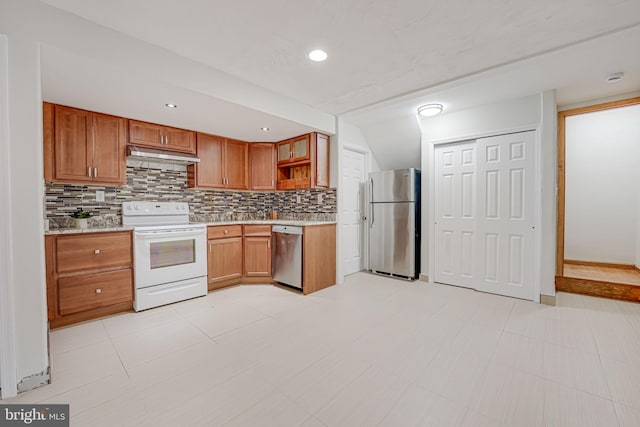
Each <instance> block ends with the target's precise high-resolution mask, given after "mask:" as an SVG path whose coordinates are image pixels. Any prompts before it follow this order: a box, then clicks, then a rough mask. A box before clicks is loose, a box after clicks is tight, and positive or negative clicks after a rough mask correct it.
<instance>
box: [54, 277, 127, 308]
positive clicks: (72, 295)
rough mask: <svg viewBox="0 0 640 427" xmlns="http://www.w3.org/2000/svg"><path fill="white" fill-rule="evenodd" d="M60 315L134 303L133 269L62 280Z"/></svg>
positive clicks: (60, 283)
mask: <svg viewBox="0 0 640 427" xmlns="http://www.w3.org/2000/svg"><path fill="white" fill-rule="evenodd" d="M58 295H59V299H60V303H59V311H60V315H62V316H64V315H67V314H72V313H77V312H80V311H85V310H91V309H93V308H99V307H106V306H108V305H112V304H118V303H121V302H127V301H133V270H131V269H128V270H119V271H112V272H107V273H95V274H84V275H81V276H72V277H65V278H60V279H58Z"/></svg>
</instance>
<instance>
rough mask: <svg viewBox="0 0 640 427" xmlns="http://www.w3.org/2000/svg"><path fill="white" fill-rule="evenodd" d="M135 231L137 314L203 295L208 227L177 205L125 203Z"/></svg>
mask: <svg viewBox="0 0 640 427" xmlns="http://www.w3.org/2000/svg"><path fill="white" fill-rule="evenodd" d="M122 223H123V224H124V225H128V226H133V251H134V254H133V258H134V282H135V301H134V309H135V310H136V311H141V310H146V309H148V308H153V307H158V306H161V305H165V304H170V303H173V302H177V301H182V300H185V299H189V298H195V297H199V296H204V295H206V294H207V227H206V226H205V225H204V224H190V223H189V205H188V204H187V203H181V202H124V203H122Z"/></svg>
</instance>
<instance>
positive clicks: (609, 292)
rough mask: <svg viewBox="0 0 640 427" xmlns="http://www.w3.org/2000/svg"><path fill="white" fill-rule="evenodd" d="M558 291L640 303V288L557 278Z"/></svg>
mask: <svg viewBox="0 0 640 427" xmlns="http://www.w3.org/2000/svg"><path fill="white" fill-rule="evenodd" d="M556 291H563V292H570V293H574V294H582V295H590V296H594V297H602V298H611V299H617V300H624V301H634V302H640V286H635V285H626V284H623V283H612V282H601V281H599V280H588V279H576V278H573V277H563V276H556Z"/></svg>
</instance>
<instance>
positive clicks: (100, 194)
mask: <svg viewBox="0 0 640 427" xmlns="http://www.w3.org/2000/svg"><path fill="white" fill-rule="evenodd" d="M96 202H104V191H102V190H97V191H96Z"/></svg>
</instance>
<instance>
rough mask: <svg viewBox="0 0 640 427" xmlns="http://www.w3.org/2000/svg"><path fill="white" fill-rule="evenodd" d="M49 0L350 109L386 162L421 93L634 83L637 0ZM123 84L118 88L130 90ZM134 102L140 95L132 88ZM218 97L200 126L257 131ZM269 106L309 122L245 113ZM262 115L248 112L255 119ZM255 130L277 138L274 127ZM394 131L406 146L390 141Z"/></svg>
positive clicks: (459, 99)
mask: <svg viewBox="0 0 640 427" xmlns="http://www.w3.org/2000/svg"><path fill="white" fill-rule="evenodd" d="M44 2H45V3H48V4H51V5H53V6H55V7H58V8H61V9H63V10H66V11H69V12H71V13H74V14H77V15H80V16H81V17H84V18H86V19H88V20H90V21H94V22H96V23H98V24H100V25H103V26H106V27H109V28H112V29H114V30H116V31H120V32H122V33H125V34H127V35H130V36H132V37H135V38H138V39H141V40H144V41H146V42H149V43H151V44H155V45H158V46H161V47H163V48H166V49H168V50H170V51H173V52H175V53H177V54H179V55H181V56H184V57H186V58H189V59H191V60H194V61H197V62H200V63H203V64H206V65H208V66H210V67H212V68H215V69H218V70H220V71H222V72H225V73H227V74H229V75H232V76H235V77H238V78H240V79H242V80H245V81H248V82H250V83H253V84H255V85H258V86H260V87H263V88H266V89H268V90H270V91H272V92H274V93H276V94H280V95H283V96H285V97H288V98H291V99H294V100H297V101H298V102H300V103H302V104H305V105H308V106H311V107H315V108H317V109H320V110H323V111H326V112H329V113H332V114H343V113H348V114H347V115H346V117H347V118H349V119H350V120H353V121H354V123H355V124H357V125H359V126H360V128H361V129H362V131H363V134H364V135H365V137H366V139H367V140H368V142H369V144H370V145H371V146H372V149H373V151H374V154H375V156H376V158H377V159H378V162H379V163H380V166H381V167H383V168H385V169H386V168H393V167H404V166H415V161H416V157H415V152H416V150H417V152H418V153H419V129H418V127H417V125H416V123H415V116H414V114H415V107H416V106H417V105H419V104H420V103H423V102H425V101H429V100H437V101H439V102H442V103H443V104H445V107H446V111H455V110H458V109H463V108H469V107H470V106H475V105H480V104H483V103H489V102H493V101H496V100H499V99H506V98H509V97H516V96H521V95H527V94H531V93H536V92H539V91H542V90H548V89H558V92H557V96H558V102H559V104H570V103H577V102H582V101H585V100H589V99H595V98H602V97H607V96H613V95H617V94H619V93H625V92H631V91H637V90H639V89H640V63H639V62H640V59H639V58H640V55H638V54H637V46H640V31H639V30H640V1H637V0H627V1H625V0H563V1H558V0H538V1H530V0H527V1H524V0H520V1H513V0H484V1H472V0H467V1H454V2H441V1H438V2H436V1H433V0H420V1H399V2H391V1H389V0H368V1H366V0H351V1H340V0H325V1H322V2H319V1H311V0H272V1H269V2H240V1H237V0H217V1H207V0H182V1H180V2H176V1H172V0H162V1H156V2H154V3H153V7H150V3H149V2H148V1H143V0H111V1H108V2H105V1H100V0H44ZM316 47H320V48H323V49H325V50H326V51H327V52H328V53H329V59H328V60H327V61H326V62H324V63H313V62H311V61H309V60H308V59H307V58H306V56H305V53H306V52H308V51H309V50H311V49H312V48H316ZM49 53H50V52H49ZM49 53H47V52H45V53H44V54H43V57H44V58H45V60H46V63H45V64H44V66H43V74H44V77H45V78H44V85H43V88H44V90H45V94H54V93H55V94H56V95H55V96H56V97H62V98H64V97H67V98H69V100H70V102H71V101H72V100H73V98H74V97H75V98H77V99H80V98H82V97H83V94H80V93H76V94H75V95H73V94H70V93H69V92H73V89H72V87H71V86H73V85H72V84H71V83H72V82H73V81H75V80H77V79H82V76H81V75H77V76H73V77H69V76H68V74H65V73H64V64H62V63H61V61H59V60H58V59H57V57H56V56H55V55H49ZM47 55H48V57H47ZM76 60H77V61H81V60H82V58H76ZM94 67H99V66H98V65H95V64H94ZM49 70H57V77H56V78H48V76H47V73H48V72H49ZM616 71H624V72H625V74H626V77H625V80H624V81H623V82H620V83H618V84H616V85H605V84H604V83H603V80H604V77H605V75H606V74H608V73H611V72H616ZM51 74H52V75H53V72H51ZM78 74H80V73H78ZM116 75H117V79H116ZM112 76H113V79H116V80H117V81H115V80H114V81H113V82H112V83H113V84H114V85H117V84H118V83H117V82H122V81H123V80H125V79H127V78H128V77H129V76H128V75H127V74H126V73H124V72H122V71H121V72H120V73H114V74H112ZM103 77H104V80H105V81H106V82H108V81H110V79H109V76H103ZM131 78H133V76H131ZM86 79H89V77H86V76H85V80H86ZM113 79H111V80H113ZM65 82H66V83H65ZM87 83H89V82H87ZM125 86H126V85H123V88H122V92H123V95H126V93H124V92H128V93H129V98H131V97H135V91H133V88H131V89H132V90H131V91H127V90H126V89H125V88H124V87H125ZM131 86H133V85H131ZM105 87H107V86H105ZM154 89H156V90H157V89H159V88H154ZM174 89H175V88H174ZM167 90H168V91H169V93H170V90H171V88H167ZM76 92H77V91H76ZM190 95H191V96H193V98H194V99H195V98H199V96H200V94H194V93H191V94H190ZM176 96H178V95H177V93H176ZM203 96H204V95H203ZM100 98H101V95H100V94H99V93H96V94H95V96H94V97H93V100H92V102H93V103H94V104H96V107H98V106H100V104H105V105H107V104H108V101H105V100H102V99H100ZM124 99H126V96H125V98H124ZM159 101H161V100H160V99H159ZM200 101H201V104H198V105H199V107H204V104H206V102H215V101H212V100H211V97H210V96H207V97H206V98H202V99H200ZM205 101H206V102H205ZM85 102H86V101H85ZM125 102H126V103H128V104H129V101H124V102H123V104H124V103H125ZM162 102H166V101H162ZM184 105H187V104H186V103H185V104H184ZM86 107H87V108H89V107H88V106H86ZM130 107H131V109H133V110H135V109H138V108H140V109H144V106H143V105H137V104H135V102H134V103H131V104H130ZM217 107H218V108H225V107H228V111H229V116H228V117H222V118H220V121H219V123H215V122H211V123H210V128H207V129H199V128H198V129H199V130H205V131H209V132H215V133H220V134H227V135H229V136H233V137H238V138H243V139H247V140H259V139H260V135H259V134H258V135H255V134H250V133H251V132H247V135H246V136H245V137H243V136H241V135H242V134H243V133H242V131H241V130H240V129H239V128H238V125H240V123H236V122H235V121H233V120H230V118H231V117H236V116H235V113H236V112H237V113H242V114H250V113H248V112H247V111H236V110H234V108H239V109H242V108H243V107H240V106H237V105H236V106H233V105H227V104H225V103H222V104H220V105H218V106H217ZM109 108H111V104H109ZM200 109H201V108H200ZM118 111H121V109H119V110H118ZM183 111H184V113H183V112H179V111H176V112H172V113H177V114H174V116H175V117H176V119H175V120H176V122H175V123H169V124H175V125H179V124H181V123H185V124H181V125H182V126H184V127H187V125H186V123H193V125H196V124H200V123H202V122H203V121H204V118H202V117H201V118H197V115H194V116H191V114H192V112H191V110H190V109H185V110H183ZM114 112H116V111H114ZM254 113H256V114H257V112H254ZM119 114H122V115H125V114H124V113H123V112H119ZM127 114H128V113H127ZM186 114H188V115H189V116H187V115H186ZM128 115H131V114H128ZM143 115H144V114H143ZM149 116H150V117H151V115H149ZM141 118H143V119H144V117H141ZM269 118H273V119H274V120H276V121H278V120H280V122H278V123H276V124H275V125H274V126H275V127H278V128H279V129H281V131H282V132H283V133H289V135H287V136H292V135H293V134H295V133H301V132H302V131H304V129H305V127H304V126H301V125H299V127H298V128H296V125H297V124H295V123H291V122H287V121H283V120H282V119H276V118H275V117H270V116H269V115H268V114H263V113H260V114H257V115H256V116H255V117H253V119H254V120H256V121H258V120H262V121H265V120H267V119H269ZM148 120H151V118H149V119H148ZM256 121H248V120H243V123H242V125H243V126H244V127H248V126H252V127H253V128H256V126H258V123H257V122H256ZM225 124H226V125H227V126H226V127H224V125H225ZM259 126H262V124H261V125H259ZM259 126H258V127H259ZM234 129H235V130H234ZM299 131H300V132H299ZM263 139H265V140H277V139H278V138H277V137H276V136H275V133H274V134H272V137H271V138H270V139H268V138H263ZM392 139H394V141H390V140H392ZM398 141H402V142H403V143H405V144H406V147H407V149H406V150H397V144H395V143H396V142H398ZM390 142H391V143H390ZM398 151H401V152H404V151H406V153H405V154H404V155H403V154H402V153H398ZM418 158H419V156H418Z"/></svg>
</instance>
